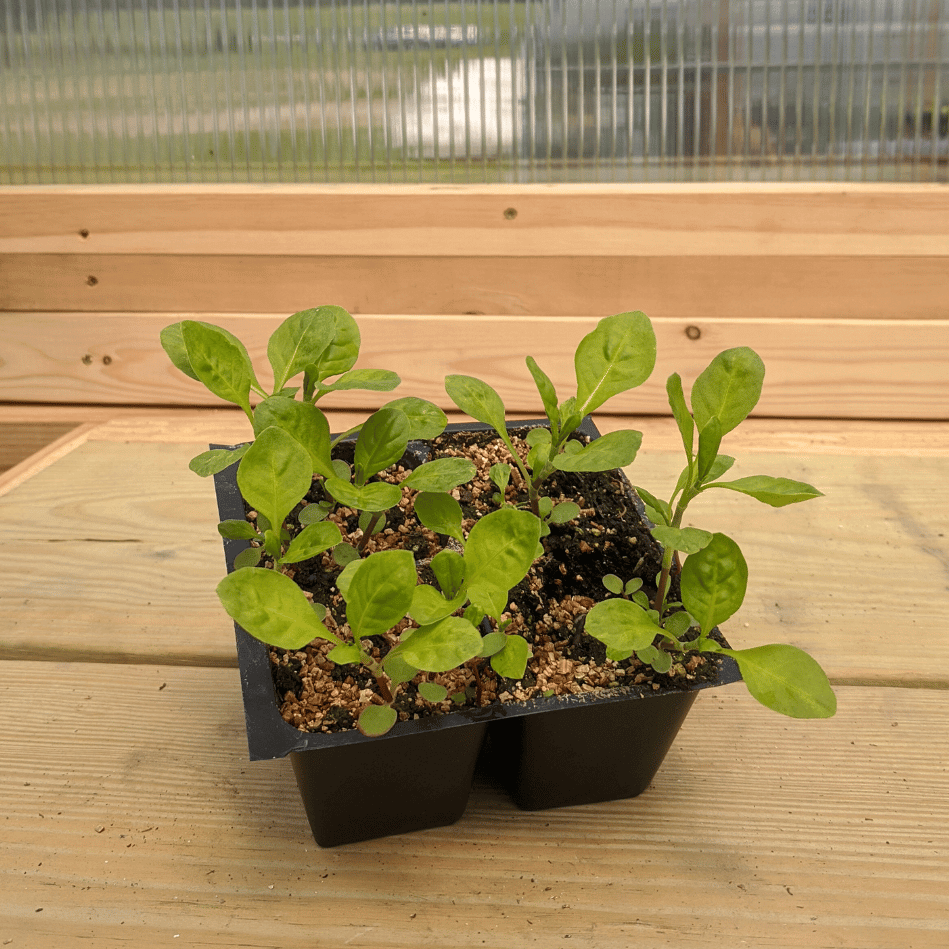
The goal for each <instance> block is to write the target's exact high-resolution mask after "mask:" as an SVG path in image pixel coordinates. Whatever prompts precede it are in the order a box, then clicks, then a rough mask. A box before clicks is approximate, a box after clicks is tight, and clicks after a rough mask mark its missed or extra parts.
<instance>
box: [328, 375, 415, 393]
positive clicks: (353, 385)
mask: <svg viewBox="0 0 949 949" xmlns="http://www.w3.org/2000/svg"><path fill="white" fill-rule="evenodd" d="M401 382H402V380H401V379H400V378H399V377H398V375H397V374H396V373H394V372H392V371H391V370H389V369H351V370H350V371H349V372H344V373H343V374H342V375H341V376H340V377H339V378H338V379H337V380H336V381H335V382H331V383H329V384H328V385H325V384H323V383H322V382H321V383H320V385H319V391H320V396H321V397H322V396H323V395H324V394H325V393H327V392H341V391H343V390H344V389H366V390H367V391H370V392H391V391H392V390H393V389H395V388H397V387H398V385H399V383H401Z"/></svg>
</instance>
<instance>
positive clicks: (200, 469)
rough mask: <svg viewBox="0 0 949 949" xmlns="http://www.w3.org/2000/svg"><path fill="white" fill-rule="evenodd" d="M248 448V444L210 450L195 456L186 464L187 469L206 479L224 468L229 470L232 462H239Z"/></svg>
mask: <svg viewBox="0 0 949 949" xmlns="http://www.w3.org/2000/svg"><path fill="white" fill-rule="evenodd" d="M248 448H250V443H248V444H246V445H241V446H240V448H212V449H211V450H210V451H203V452H201V454H200V455H195V456H194V458H192V459H191V461H190V462H189V463H188V467H189V468H190V469H191V470H192V471H193V472H194V473H195V474H196V475H200V476H201V477H202V478H207V477H208V476H209V475H215V474H217V473H218V472H219V471H223V470H224V469H225V468H230V467H231V465H233V464H234V462H236V461H240V460H241V458H243V457H244V455H246V454H247V449H248Z"/></svg>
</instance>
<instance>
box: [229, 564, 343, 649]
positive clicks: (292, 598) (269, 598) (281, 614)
mask: <svg viewBox="0 0 949 949" xmlns="http://www.w3.org/2000/svg"><path fill="white" fill-rule="evenodd" d="M217 595H218V598H219V599H220V601H221V604H222V605H223V606H224V609H225V610H227V613H228V615H229V616H230V617H231V619H233V620H235V621H236V622H237V623H238V624H239V625H240V626H242V627H243V628H244V629H245V630H247V632H248V633H250V634H251V636H255V637H256V638H257V639H260V640H262V641H263V642H265V643H269V644H270V645H271V646H279V647H281V648H282V649H302V648H303V647H304V646H305V645H306V644H307V643H309V642H312V641H313V640H314V639H316V638H317V637H320V638H322V639H329V640H331V641H334V642H335V641H337V640H336V637H335V636H333V635H332V634H331V633H330V632H329V631H328V630H327V628H326V627H325V626H324V625H323V624H322V623H321V622H320V621H319V620H318V619H317V617H316V614H315V613H314V612H313V607H312V606H310V602H309V600H307V598H306V597H305V596H304V595H303V591H302V590H301V589H300V588H299V587H298V586H297V585H296V584H295V583H294V582H293V581H292V580H291V579H290V578H289V577H286V576H284V575H283V574H282V573H277V572H275V571H273V570H262V569H260V568H257V567H245V568H243V569H241V570H235V571H234V572H233V573H229V574H228V575H227V576H226V577H225V578H224V579H223V580H222V581H221V582H220V583H219V584H218V585H217Z"/></svg>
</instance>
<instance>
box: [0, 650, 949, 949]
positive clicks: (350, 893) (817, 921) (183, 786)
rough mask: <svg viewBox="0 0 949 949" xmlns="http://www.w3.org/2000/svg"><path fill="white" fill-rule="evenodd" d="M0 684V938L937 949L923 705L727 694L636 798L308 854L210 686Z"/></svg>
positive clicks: (276, 785)
mask: <svg viewBox="0 0 949 949" xmlns="http://www.w3.org/2000/svg"><path fill="white" fill-rule="evenodd" d="M2 672H3V680H4V682H5V683H6V687H5V688H4V689H3V690H2V691H0V709H2V714H0V736H2V741H0V755H2V761H3V767H2V769H0V787H2V793H3V800H4V808H3V814H2V817H0V854H2V857H0V867H2V871H3V877H4V886H3V887H2V888H0V937H2V939H3V940H4V941H8V940H12V942H10V945H11V946H17V947H28V949H41V947H46V946H50V945H56V946H61V947H64V949H71V947H73V946H80V945H89V944H94V945H95V946H96V947H97V949H99V947H101V949H112V947H120V946H122V947H124V946H128V945H129V944H134V945H156V944H160V943H165V942H167V943H168V944H175V945H177V944H179V942H180V944H181V945H182V946H193V947H202V946H235V945H242V946H281V947H295V946H306V947H312V946H314V945H318V946H320V947H321V949H324V947H325V949H341V947H343V946H363V947H373V946H377V947H380V949H393V947H397V949H420V947H423V946H445V945H464V946H481V945H486V946H491V947H495V949H501V947H502V946H503V947H505V949H519V947H524V946H550V945H553V944H559V943H560V942H561V941H562V940H564V939H566V938H568V937H569V939H570V943H569V944H570V945H577V946H581V947H588V949H614V947H615V949H627V947H628V946H630V945H635V946H637V947H646V949H648V947H668V946H671V945H675V946H684V947H689V949H720V947H722V946H726V945H727V946H732V945H735V946H740V945H748V946H756V947H773V949H778V947H780V949H786V947H788V946H790V945H792V944H793V945H795V946H805V947H814V949H818V947H824V946H830V945H844V946H860V947H861V949H893V947H894V946H900V947H908V949H942V947H944V946H945V941H946V936H947V922H946V921H947V919H949V864H947V862H946V858H945V855H946V852H947V849H949V778H947V772H946V768H945V762H944V760H943V759H942V758H941V757H940V756H939V755H938V754H936V753H934V749H939V748H944V747H945V746H946V744H947V742H949V692H931V691H920V690H900V689H859V688H844V689H841V690H840V711H839V713H838V716H837V718H836V719H831V720H828V721H824V722H792V721H789V720H787V719H782V718H780V717H778V716H775V715H774V714H772V713H770V712H766V711H765V710H763V709H760V708H759V707H757V706H756V705H755V704H754V702H753V701H752V700H751V699H750V698H748V697H747V695H746V694H745V693H744V691H743V689H742V687H741V686H731V687H728V688H727V689H722V690H716V691H715V692H714V693H709V694H706V695H703V696H702V697H701V698H700V699H699V701H698V703H697V705H696V706H695V709H694V710H693V712H692V714H691V716H690V717H689V719H688V720H687V721H686V723H685V726H684V727H683V729H682V732H681V733H680V736H679V738H678V740H677V741H676V743H675V744H674V745H673V747H672V750H671V751H670V753H669V756H668V757H667V759H666V762H665V763H664V765H663V767H662V769H661V770H660V772H659V774H658V775H657V777H656V780H655V782H654V784H653V786H652V787H651V788H650V789H649V790H648V791H647V792H646V793H645V794H644V795H643V796H641V797H640V798H638V799H634V800H630V801H620V802H614V803H610V804H602V805H595V806H591V807H583V808H567V809H563V810H557V811H545V812H537V813H527V812H521V811H517V810H516V809H515V808H514V807H513V805H512V804H510V803H509V802H508V801H507V799H506V798H504V797H503V796H502V795H501V794H500V793H499V792H498V791H496V790H495V789H494V788H493V787H491V786H490V785H488V784H486V783H484V782H479V783H477V784H476V786H475V790H474V793H473V794H472V797H471V800H470V802H469V807H468V810H467V812H466V814H465V816H464V817H463V818H462V820H461V821H460V822H459V823H458V824H456V825H454V826H453V827H449V828H444V829H439V830H432V831H426V832H423V833H418V834H414V835H411V836H406V837H393V838H388V839H383V840H377V841H373V842H368V843H363V844H356V845H351V846H347V847H342V848H336V849H334V850H325V851H321V850H319V849H317V848H316V846H315V844H314V843H313V840H312V838H311V837H310V836H309V832H308V828H307V826H306V821H305V817H304V815H303V811H302V807H301V806H300V803H299V800H298V797H297V793H296V788H295V786H294V781H293V777H292V772H291V769H290V767H289V765H288V764H287V763H286V762H282V761H275V762H259V763H255V764H249V763H248V762H247V761H246V760H245V759H246V747H245V744H244V736H243V713H242V710H241V706H240V698H239V684H238V679H237V675H236V673H235V672H234V671H232V670H207V669H202V670H198V669H182V668H167V667H161V666H155V667H148V668H143V667H136V666H99V665H94V664H92V665H90V664H79V665H68V664H58V663H38V664H32V663H4V664H3V668H2ZM685 894H687V896H686V895H685Z"/></svg>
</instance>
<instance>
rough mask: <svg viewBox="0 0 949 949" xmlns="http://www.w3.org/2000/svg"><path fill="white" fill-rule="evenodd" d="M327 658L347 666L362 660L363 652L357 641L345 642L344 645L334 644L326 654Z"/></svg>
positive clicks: (339, 664)
mask: <svg viewBox="0 0 949 949" xmlns="http://www.w3.org/2000/svg"><path fill="white" fill-rule="evenodd" d="M326 658H327V659H329V661H330V662H335V663H336V665H338V666H347V665H349V664H350V663H351V662H361V661H362V652H361V650H360V649H359V647H358V646H357V645H356V644H355V643H344V644H343V645H342V646H334V647H333V648H332V649H331V650H330V651H329V652H328V653H327V654H326Z"/></svg>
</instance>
